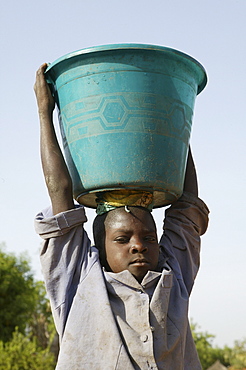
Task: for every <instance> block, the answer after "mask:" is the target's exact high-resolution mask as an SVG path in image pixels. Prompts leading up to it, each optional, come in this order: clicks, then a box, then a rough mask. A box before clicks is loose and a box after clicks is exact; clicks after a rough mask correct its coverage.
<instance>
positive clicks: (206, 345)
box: [191, 322, 230, 370]
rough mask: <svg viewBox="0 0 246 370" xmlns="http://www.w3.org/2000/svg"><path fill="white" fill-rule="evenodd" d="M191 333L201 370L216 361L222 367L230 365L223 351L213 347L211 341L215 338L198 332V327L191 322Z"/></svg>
mask: <svg viewBox="0 0 246 370" xmlns="http://www.w3.org/2000/svg"><path fill="white" fill-rule="evenodd" d="M191 331H192V336H193V339H194V342H195V345H196V349H197V352H198V356H199V359H200V361H201V365H202V368H203V370H206V369H207V368H208V367H210V366H212V365H213V364H214V363H215V362H216V361H217V360H219V361H220V362H221V363H222V364H223V365H224V366H228V365H230V362H229V359H228V358H226V357H225V352H224V350H223V349H221V348H218V347H213V339H214V338H215V336H214V335H213V334H209V333H207V332H201V331H198V325H197V324H194V323H193V322H191Z"/></svg>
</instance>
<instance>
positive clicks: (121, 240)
mask: <svg viewBox="0 0 246 370" xmlns="http://www.w3.org/2000/svg"><path fill="white" fill-rule="evenodd" d="M128 211H130V212H126V210H125V208H124V207H119V208H116V209H114V210H112V211H110V212H107V213H105V214H103V215H101V216H97V217H96V218H95V220H94V224H93V233H94V241H95V245H96V247H97V248H98V249H99V253H100V259H101V263H102V266H104V267H105V268H106V270H108V271H112V272H121V271H123V270H128V271H129V272H131V274H132V275H133V276H134V277H135V278H136V279H137V280H138V281H139V282H141V281H142V279H143V277H144V276H145V275H146V273H147V272H148V271H149V270H155V268H156V267H157V264H158V258H159V245H158V240H157V233H156V225H155V222H154V219H153V217H152V215H151V213H150V212H149V211H148V210H147V209H145V208H142V207H128Z"/></svg>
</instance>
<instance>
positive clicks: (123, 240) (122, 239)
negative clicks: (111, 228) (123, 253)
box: [115, 236, 129, 244]
mask: <svg viewBox="0 0 246 370" xmlns="http://www.w3.org/2000/svg"><path fill="white" fill-rule="evenodd" d="M115 241H116V242H117V243H122V244H123V243H128V242H129V238H128V237H126V236H118V237H117V238H115Z"/></svg>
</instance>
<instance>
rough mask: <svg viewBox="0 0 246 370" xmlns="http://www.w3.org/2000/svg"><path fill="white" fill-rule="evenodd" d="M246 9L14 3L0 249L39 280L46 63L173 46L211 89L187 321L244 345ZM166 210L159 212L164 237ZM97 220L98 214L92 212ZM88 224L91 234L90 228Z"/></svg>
mask: <svg viewBox="0 0 246 370" xmlns="http://www.w3.org/2000/svg"><path fill="white" fill-rule="evenodd" d="M245 13H246V3H245V1H244V0H239V1H236V0H234V1H229V0H224V1H219V0H207V1H199V0H187V1H183V0H173V1H165V0H162V1H160V0H152V1H151V2H150V1H145V0H142V1H138V0H131V1H129V0H125V1H124V2H119V1H109V0H105V1H102V2H101V1H98V0H95V1H90V2H87V1H83V0H80V1H78V0H74V1H70V2H68V1H67V2H63V1H60V2H58V1H49V2H48V1H47V0H44V1H42V2H40V1H35V2H31V1H27V0H24V1H19V2H16V1H13V0H10V1H8V2H4V3H3V4H2V7H1V14H0V18H1V19H0V30H1V31H0V32H1V39H0V46H1V70H0V78H1V79H0V81H1V84H0V90H1V92H0V93H1V99H0V209H1V214H0V225H1V229H0V242H1V241H3V242H5V243H6V245H7V251H13V252H15V253H20V252H26V253H28V255H29V256H30V258H31V261H32V266H33V271H34V273H35V275H36V277H37V278H41V277H42V275H41V269H40V265H39V258H38V253H39V248H40V242H41V241H40V238H39V237H38V236H37V235H36V234H35V232H34V229H33V218H34V216H35V214H36V213H37V212H38V211H39V210H41V209H42V208H44V207H46V206H47V205H48V204H49V198H48V195H47V191H46V188H45V185H44V180H43V176H42V171H41V165H40V158H39V126H38V116H37V108H36V102H35V97H34V93H33V84H34V80H35V71H36V69H37V68H38V67H39V65H40V64H42V63H43V62H53V61H54V60H55V59H57V58H59V57H61V56H62V55H64V54H67V53H69V52H72V51H74V50H78V49H82V48H85V47H89V46H94V45H103V44H111V43H125V42H126V43H128V42H130V43H144V44H156V45H162V46H168V47H172V48H174V49H178V50H181V51H183V52H185V53H187V54H189V55H191V56H193V57H194V58H195V59H197V60H199V61H200V62H201V63H202V65H203V66H204V67H205V69H206V71H207V74H208V79H209V81H208V85H207V87H206V88H205V90H204V91H203V92H202V93H201V94H200V95H199V96H198V98H197V100H196V106H195V115H194V120H193V128H192V137H191V146H192V148H193V153H194V158H195V162H196V166H197V172H198V177H199V185H200V196H201V197H202V198H203V199H204V200H205V201H206V203H207V204H208V206H209V208H210V210H211V216H210V226H209V229H208V232H207V234H206V235H204V237H203V239H202V263H201V270H200V272H199V276H198V278H197V281H196V284H195V288H194V290H193V293H192V297H191V304H190V317H192V318H193V320H194V321H195V322H197V323H198V324H199V325H200V326H201V330H204V331H208V332H209V333H212V334H214V335H215V336H216V338H215V341H214V343H217V344H218V345H221V346H223V345H224V344H228V345H232V344H233V342H234V340H239V339H243V338H245V337H246V319H245V307H246V289H245V287H244V286H245V280H246V279H245V272H244V271H245V261H246V247H245V242H244V228H245V221H246V218H245V207H246V200H245V199H246V198H245V190H246V173H245V172H246V170H245V159H246V146H245V139H246V125H245V121H246V120H245V116H246V114H245V106H246V99H245V98H246V93H245V86H246V74H245V58H246V51H245V50H246V48H245V35H246V22H245ZM162 213H163V212H162V211H160V210H158V211H155V218H156V221H157V224H158V229H159V233H160V232H161V224H162V218H163V215H162ZM88 215H89V218H90V220H91V219H93V217H94V212H93V211H89V213H88ZM90 227H91V222H89V223H88V225H87V229H88V230H90Z"/></svg>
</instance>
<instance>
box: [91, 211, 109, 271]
mask: <svg viewBox="0 0 246 370" xmlns="http://www.w3.org/2000/svg"><path fill="white" fill-rule="evenodd" d="M107 215H108V213H104V214H103V215H97V216H96V217H95V219H94V221H93V225H92V230H93V238H94V243H95V247H96V248H97V249H98V251H99V258H100V262H101V265H102V266H103V267H105V268H108V264H107V261H106V252H105V238H106V229H105V220H106V217H107Z"/></svg>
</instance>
